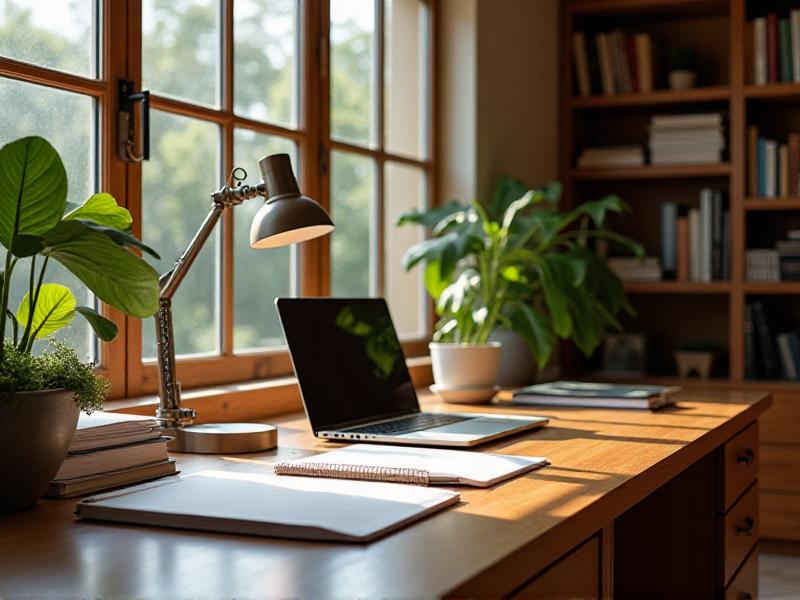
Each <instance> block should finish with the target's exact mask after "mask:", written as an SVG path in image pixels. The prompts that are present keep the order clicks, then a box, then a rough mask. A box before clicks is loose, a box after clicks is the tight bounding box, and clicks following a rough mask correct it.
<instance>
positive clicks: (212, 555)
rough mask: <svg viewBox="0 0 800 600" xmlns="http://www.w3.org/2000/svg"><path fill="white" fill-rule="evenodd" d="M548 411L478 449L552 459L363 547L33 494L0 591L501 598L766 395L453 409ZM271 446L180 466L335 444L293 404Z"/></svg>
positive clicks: (10, 541)
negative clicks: (159, 525) (192, 527)
mask: <svg viewBox="0 0 800 600" xmlns="http://www.w3.org/2000/svg"><path fill="white" fill-rule="evenodd" d="M423 403H424V406H425V408H426V409H439V410H450V411H452V410H453V409H454V408H457V409H458V410H463V411H480V412H492V411H498V412H504V413H508V412H514V413H519V414H543V415H545V416H547V417H549V418H550V425H549V426H547V427H546V428H544V429H542V430H540V431H536V432H531V433H525V434H521V435H518V436H515V437H511V438H508V439H506V440H502V441H498V442H496V443H493V444H490V445H487V446H486V447H484V448H482V450H486V451H495V452H501V453H509V454H520V455H529V456H536V455H543V456H547V457H548V458H549V459H550V461H551V463H552V465H551V466H549V467H547V468H544V469H541V470H539V471H535V472H533V473H529V474H526V475H524V476H521V477H518V478H516V479H513V480H511V481H508V482H506V483H503V484H500V485H497V486H495V487H493V488H490V489H485V490H478V489H469V488H462V489H461V490H460V491H461V495H462V503H461V504H459V505H458V506H457V507H455V508H454V509H452V510H448V511H445V512H443V513H440V514H437V515H435V516H433V517H431V518H430V519H427V520H425V521H424V522H422V523H419V524H416V525H414V526H412V527H409V528H407V529H404V530H402V531H400V532H398V533H396V534H394V535H391V536H389V537H387V538H384V539H382V540H379V541H377V542H375V543H373V544H370V545H365V546H361V545H342V544H322V543H308V542H292V541H278V540H271V539H260V538H247V537H243V536H233V535H217V534H204V533H198V532H189V531H177V530H176V531H169V530H162V529H155V528H147V527H133V526H123V525H110V524H108V525H98V524H91V523H87V522H81V521H75V520H74V516H73V514H72V511H73V509H74V506H75V503H74V501H55V500H45V501H42V502H41V503H40V504H39V505H38V506H37V507H35V508H34V509H32V510H30V511H27V512H23V513H19V514H17V515H7V516H3V517H0V551H2V555H3V556H4V560H3V561H0V597H2V596H52V595H56V594H57V595H59V596H79V597H84V596H96V597H108V596H128V597H134V596H135V597H147V596H154V595H157V594H158V595H161V596H163V597H191V596H195V597H196V596H199V597H230V596H237V597H263V596H272V597H297V598H321V597H331V596H336V597H354V596H356V597H361V598H368V597H381V598H385V597H390V596H391V597H399V596H402V597H407V598H408V597H439V596H445V595H448V594H449V595H451V596H453V597H497V596H502V595H505V594H508V593H511V592H512V591H513V590H515V589H517V588H519V587H520V586H521V585H523V584H524V583H525V582H526V581H529V580H530V579H531V578H532V577H535V576H536V575H537V574H538V573H539V572H541V571H543V570H544V569H546V568H547V567H548V566H549V565H550V564H552V562H553V561H554V560H555V559H557V558H558V557H560V556H563V555H564V554H566V553H567V552H569V551H570V550H572V549H573V548H575V547H576V546H578V545H579V544H580V543H581V542H583V541H584V540H586V539H588V538H589V537H591V536H593V535H595V534H596V533H597V532H598V531H599V530H600V529H602V528H603V527H604V526H606V525H607V524H608V523H610V522H611V521H612V520H613V519H615V518H616V517H618V516H619V515H621V514H622V513H624V512H625V511H626V510H628V509H629V508H630V507H632V506H633V505H635V504H636V503H637V502H639V501H640V500H642V499H643V498H645V497H646V496H648V495H649V494H651V493H653V492H654V491H655V490H657V489H658V488H659V487H661V486H662V485H664V484H665V483H666V482H668V481H670V480H671V479H672V478H673V477H675V476H676V475H678V474H679V473H680V472H682V471H683V470H684V469H686V468H687V467H689V466H690V465H692V464H694V463H695V462H696V461H697V460H698V459H700V458H702V457H703V456H706V455H707V454H709V453H710V452H712V451H714V450H715V449H717V448H719V447H720V446H721V445H722V444H724V443H725V442H726V441H727V440H728V439H730V438H731V437H732V436H734V435H735V434H736V433H738V432H739V431H741V430H742V429H744V428H745V427H746V426H747V425H748V424H749V423H751V422H752V421H754V420H755V419H757V418H758V416H759V414H761V413H762V412H763V411H764V410H766V409H767V408H768V406H769V398H768V397H767V396H765V395H764V394H761V393H752V392H734V391H728V392H724V391H716V390H702V391H698V392H691V391H685V392H683V393H682V395H681V396H680V397H679V399H678V404H677V406H675V407H674V408H670V409H666V410H662V411H659V412H655V413H651V412H648V411H625V410H588V409H554V408H545V407H539V408H536V409H533V408H522V407H516V408H514V409H513V410H511V409H507V408H501V407H485V406H483V407H482V406H474V407H467V406H464V407H455V406H454V405H445V404H441V403H438V402H436V401H434V400H433V399H431V398H430V397H429V396H427V395H426V396H425V398H424V400H423ZM277 423H278V425H279V427H280V446H279V448H278V449H277V450H274V451H271V452H266V453H262V454H253V455H248V456H231V457H224V456H201V455H196V456H190V455H176V456H177V458H178V463H179V466H180V468H181V469H182V471H183V472H184V473H190V472H195V471H198V470H202V469H206V468H215V469H229V470H235V471H251V472H262V473H263V472H269V471H270V469H271V466H272V465H273V464H274V463H275V462H277V461H279V460H284V459H291V458H297V457H301V456H306V455H309V454H313V453H316V452H320V451H323V450H327V449H331V448H334V447H336V445H334V444H330V443H324V442H319V441H317V440H315V439H314V438H313V437H312V435H311V434H310V432H309V429H308V425H307V423H306V420H305V418H304V416H303V415H302V414H294V415H290V416H287V417H284V418H282V419H280V420H278V422H277Z"/></svg>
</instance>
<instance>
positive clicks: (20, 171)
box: [0, 137, 159, 407]
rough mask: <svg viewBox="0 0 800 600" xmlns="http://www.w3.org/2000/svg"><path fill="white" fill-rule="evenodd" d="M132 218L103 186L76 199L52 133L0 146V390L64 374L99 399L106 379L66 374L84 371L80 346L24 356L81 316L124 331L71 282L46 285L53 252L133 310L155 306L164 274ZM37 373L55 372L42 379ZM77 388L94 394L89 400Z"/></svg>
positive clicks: (107, 335)
mask: <svg viewBox="0 0 800 600" xmlns="http://www.w3.org/2000/svg"><path fill="white" fill-rule="evenodd" d="M131 222H132V220H131V215H130V213H129V212H128V211H127V210H126V209H125V208H123V207H120V206H118V205H117V202H116V200H115V199H114V198H113V197H112V196H111V195H109V194H104V193H101V194H95V195H94V196H92V197H91V198H89V199H88V200H86V202H84V203H83V204H81V205H80V206H73V205H70V204H68V202H67V174H66V171H65V169H64V164H63V163H62V161H61V157H60V156H59V155H58V152H56V150H55V148H53V146H51V145H50V143H48V142H47V140H45V139H43V138H41V137H26V138H22V139H19V140H16V141H14V142H11V143H9V144H6V145H5V146H3V147H2V148H1V149H0V244H2V246H3V247H5V249H6V255H5V260H4V263H3V270H2V271H1V272H0V392H5V393H9V392H14V391H22V390H29V389H33V390H35V389H42V388H40V387H37V386H40V385H45V386H46V385H53V382H54V381H56V382H61V383H62V384H64V385H65V387H66V386H69V385H71V387H70V389H73V391H75V392H76V395H77V396H78V397H77V400H78V401H79V403H81V402H83V403H89V405H91V406H93V407H96V406H97V401H98V398H97V397H96V396H97V393H96V392H97V390H98V386H97V385H93V382H87V383H86V385H81V384H80V382H76V381H75V380H76V376H75V373H74V372H73V373H72V374H70V373H68V371H70V369H71V370H73V371H76V370H77V371H80V369H78V366H80V365H76V364H75V363H76V361H77V357H76V356H75V353H74V351H71V350H68V349H65V348H64V347H63V345H56V346H55V349H54V350H51V352H50V353H46V354H45V356H43V357H31V358H25V357H26V356H30V355H31V352H32V350H33V343H34V341H35V340H37V339H42V338H47V337H49V336H52V335H53V334H54V333H56V332H57V331H58V330H60V329H61V328H63V327H65V326H67V325H69V323H70V322H71V321H72V320H73V318H74V317H75V315H76V314H77V315H80V316H81V317H83V318H84V319H86V320H87V321H88V323H89V325H91V326H92V328H93V329H94V331H95V333H96V334H97V336H98V337H99V338H100V339H101V340H103V341H111V340H113V339H114V338H115V337H116V335H117V327H116V325H115V324H114V323H113V322H112V321H110V320H109V319H107V318H105V317H104V316H102V315H101V314H100V313H98V312H97V311H96V310H95V309H94V308H93V307H90V306H79V305H78V304H77V301H76V299H75V296H74V294H73V293H72V291H71V290H70V289H69V288H67V287H66V286H64V285H61V284H58V283H45V275H46V273H47V267H48V264H49V262H50V261H51V260H55V261H57V262H59V263H61V264H62V265H63V266H64V267H66V268H67V269H68V270H69V271H70V272H72V273H73V274H74V275H75V276H76V277H77V278H78V279H79V280H80V281H82V282H83V283H84V284H85V285H86V287H88V288H89V290H91V291H92V292H93V293H94V294H95V295H96V296H97V297H98V298H99V299H100V300H102V301H103V302H105V303H106V304H108V305H110V306H113V307H115V308H117V309H119V310H121V311H122V312H124V313H125V314H127V315H130V316H133V317H140V318H141V317H147V316H150V315H152V314H154V313H155V311H156V310H157V309H158V291H159V287H158V275H157V274H156V272H155V271H154V270H153V268H152V267H151V266H150V265H148V264H147V263H146V262H145V261H144V260H143V259H142V258H141V257H140V256H139V255H137V254H136V253H134V252H133V251H132V250H133V249H134V248H137V249H140V250H142V251H144V252H147V253H149V254H151V255H153V256H157V254H156V253H155V252H154V251H153V250H151V249H150V248H148V247H147V246H145V245H144V244H142V243H141V242H140V241H139V240H137V239H136V238H135V237H134V236H133V235H132V234H131V232H130V228H131ZM26 258H27V259H29V271H28V273H26V274H24V275H23V276H27V277H26V281H27V285H28V291H27V293H26V294H25V296H24V298H23V299H22V301H21V303H20V304H19V306H18V307H16V308H15V310H12V308H11V307H9V294H10V289H11V282H12V277H13V275H14V271H15V269H16V268H17V267H18V265H19V264H20V261H21V259H26ZM70 353H71V354H70ZM71 357H74V360H73V359H72V358H71ZM84 366H85V365H84ZM23 367H24V368H23ZM32 371H37V372H39V371H41V372H44V373H47V374H48V375H47V376H46V377H44V378H42V377H38V376H37V373H33V372H32ZM80 372H81V373H82V375H81V376H80V377H84V378H86V377H88V375H86V374H87V373H91V371H90V370H89V369H88V368H87V369H86V370H85V371H80ZM80 377H77V379H80ZM70 382H72V384H70ZM76 387H78V388H81V389H82V390H84V391H86V393H87V394H88V395H92V397H91V398H86V397H84V398H82V397H81V394H80V390H75V389H74V388H76ZM99 387H103V386H99Z"/></svg>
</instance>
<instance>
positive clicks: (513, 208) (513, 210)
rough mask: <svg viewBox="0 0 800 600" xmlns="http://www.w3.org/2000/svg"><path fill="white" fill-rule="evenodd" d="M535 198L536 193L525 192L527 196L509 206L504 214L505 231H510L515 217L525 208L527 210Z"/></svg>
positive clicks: (531, 191)
mask: <svg viewBox="0 0 800 600" xmlns="http://www.w3.org/2000/svg"><path fill="white" fill-rule="evenodd" d="M534 198H535V193H534V192H533V190H530V191H528V192H525V194H524V195H523V196H522V197H521V198H519V199H517V200H514V201H513V202H512V203H511V204H509V205H508V208H507V209H506V210H505V212H504V213H503V229H506V230H507V229H509V228H510V227H511V223H513V221H514V217H515V216H516V215H517V213H518V212H519V211H521V210H522V209H523V208H526V207H528V206H530V205H531V204H533V201H534Z"/></svg>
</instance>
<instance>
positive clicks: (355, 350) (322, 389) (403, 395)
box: [276, 298, 547, 446]
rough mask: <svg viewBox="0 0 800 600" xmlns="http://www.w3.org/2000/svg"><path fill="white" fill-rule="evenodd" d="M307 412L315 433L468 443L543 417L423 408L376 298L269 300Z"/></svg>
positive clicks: (337, 437) (533, 423) (395, 441)
mask: <svg viewBox="0 0 800 600" xmlns="http://www.w3.org/2000/svg"><path fill="white" fill-rule="evenodd" d="M276 305H277V307H278V313H279V315H280V320H281V325H282V327H283V333H284V335H285V337H286V342H287V344H288V346H289V353H290V355H291V357H292V364H293V366H294V372H295V374H296V375H297V380H298V383H299V385H300V393H301V396H302V399H303V406H304V407H305V411H306V415H307V416H308V420H309V422H310V423H311V429H312V431H313V432H314V435H315V436H316V437H318V438H323V439H327V440H335V441H342V442H343V441H358V442H380V443H391V444H408V445H414V446H420V445H424V446H475V445H477V444H482V443H484V442H488V441H490V440H494V439H497V438H500V437H504V436H507V435H511V434H514V433H518V432H520V431H526V430H530V429H534V428H536V427H541V426H542V425H545V424H546V423H547V419H546V418H544V417H523V416H512V415H494V414H477V413H438V412H422V411H421V410H420V407H419V402H418V400H417V395H416V392H415V391H414V384H413V383H412V382H411V377H410V376H409V374H408V369H407V368H406V361H405V356H404V355H403V349H402V347H401V346H400V341H399V340H398V338H397V333H396V331H395V328H394V324H393V323H392V318H391V316H390V314H389V307H388V306H387V305H386V301H385V300H383V299H381V298H369V299H366V298H364V299H342V298H279V299H278V300H276Z"/></svg>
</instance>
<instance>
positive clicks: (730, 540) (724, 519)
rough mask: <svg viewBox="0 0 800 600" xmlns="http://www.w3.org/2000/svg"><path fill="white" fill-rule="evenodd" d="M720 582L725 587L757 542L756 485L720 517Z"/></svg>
mask: <svg viewBox="0 0 800 600" xmlns="http://www.w3.org/2000/svg"><path fill="white" fill-rule="evenodd" d="M719 521H720V528H721V531H720V534H721V535H720V539H721V541H722V554H721V556H720V560H721V561H722V582H723V584H724V585H727V584H728V582H729V581H730V580H731V578H732V577H733V574H734V573H736V570H737V569H738V568H739V565H741V564H742V562H743V561H744V559H745V557H746V556H747V555H748V553H749V552H750V550H751V549H752V548H753V546H755V544H756V542H757V541H758V528H759V518H758V484H755V485H753V486H752V487H751V488H750V489H749V490H747V493H746V494H745V495H744V496H743V497H742V499H741V500H739V501H738V502H737V503H736V504H735V505H734V506H733V508H731V510H730V511H729V512H728V514H727V515H724V516H722V515H721V516H720V517H719Z"/></svg>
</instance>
